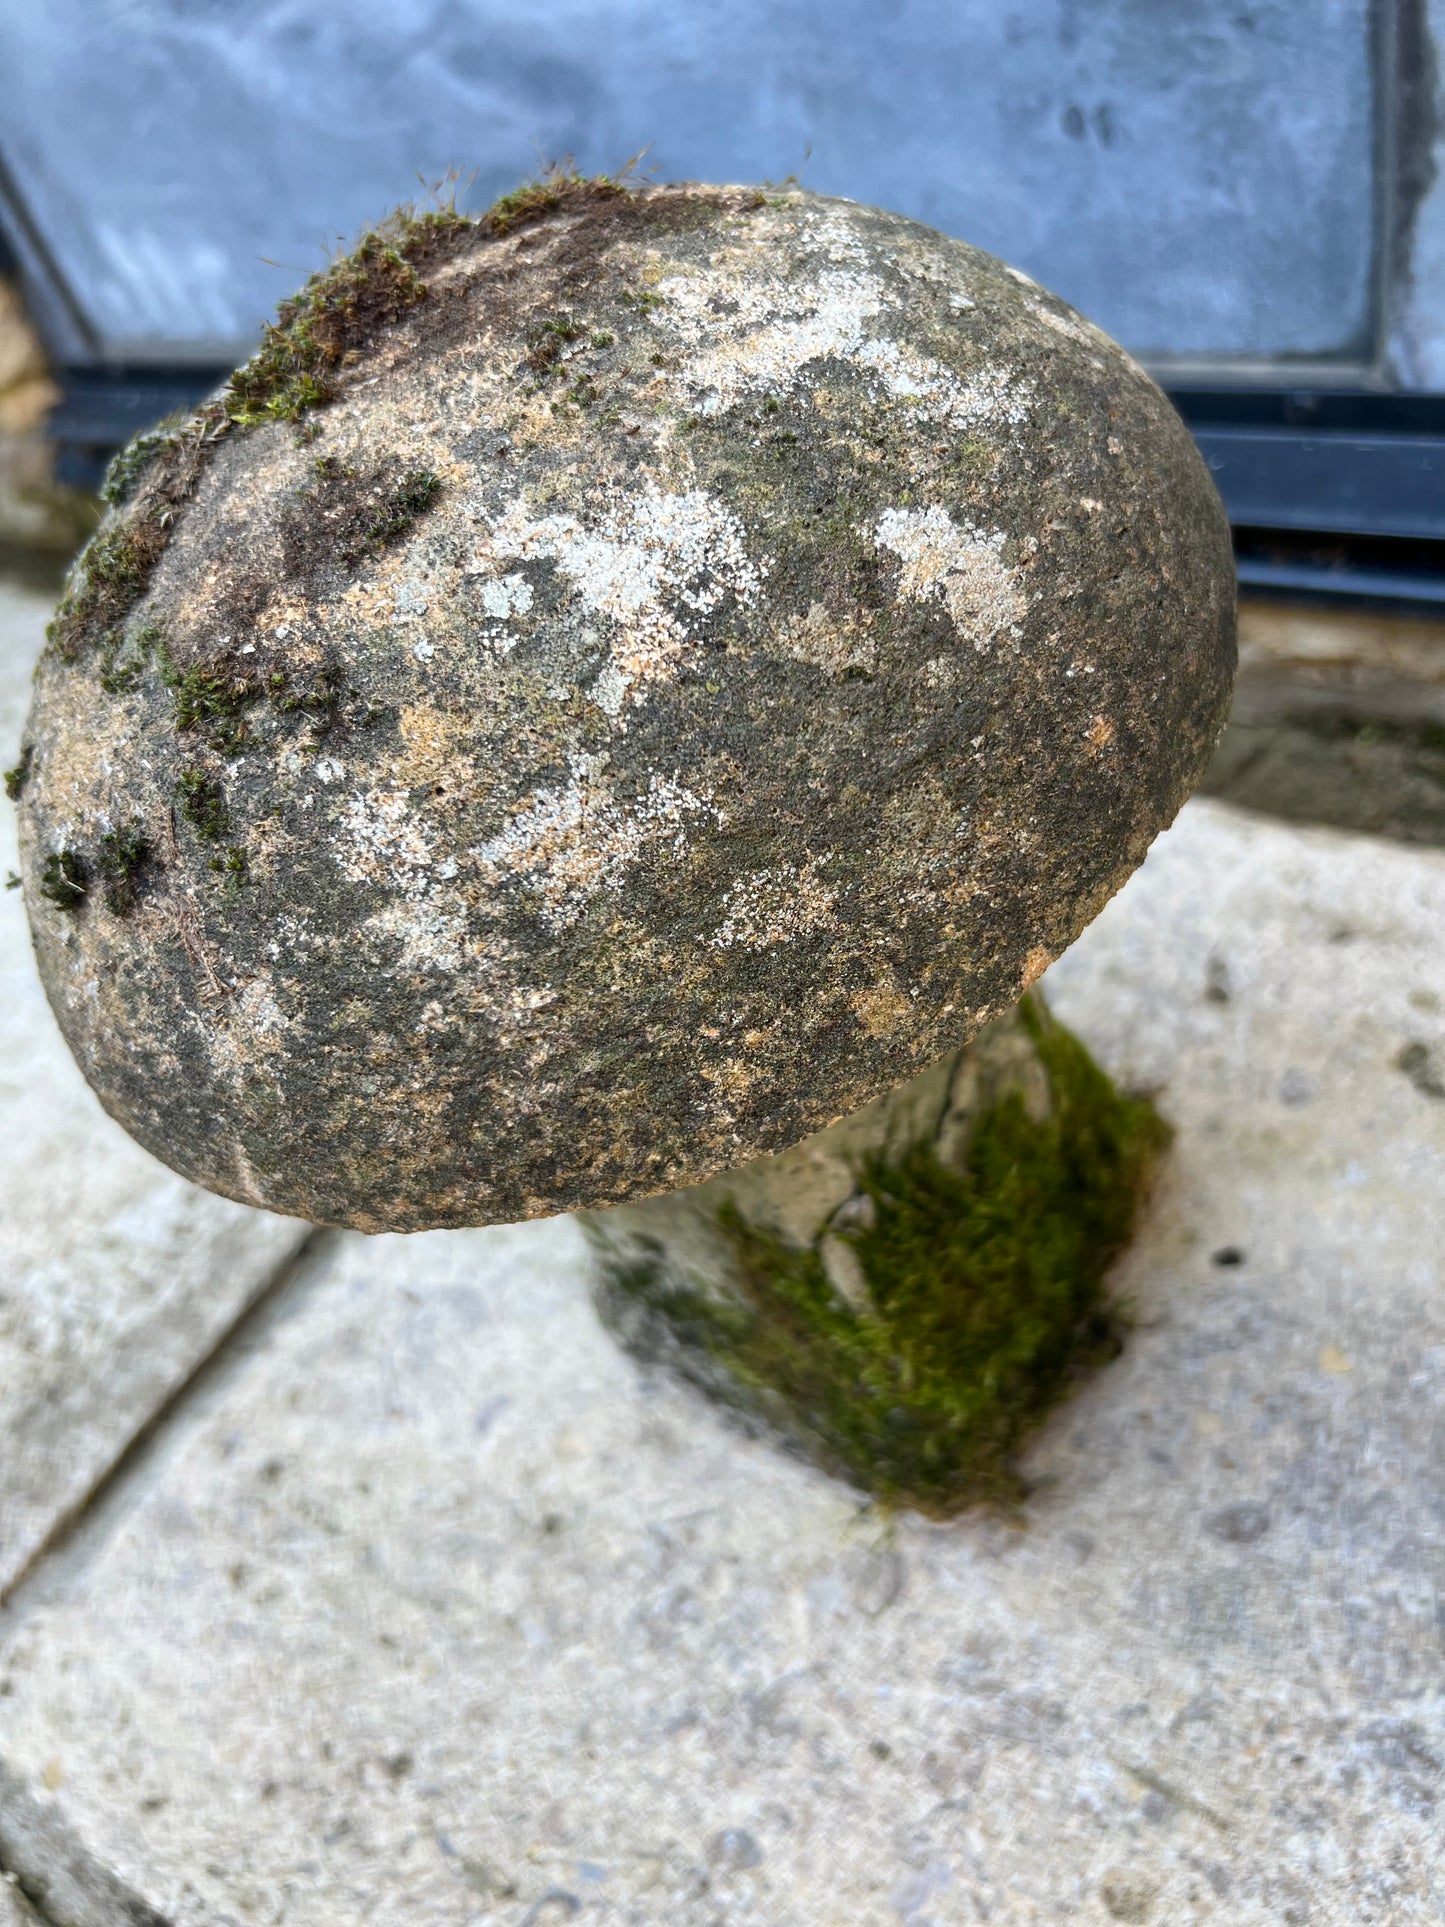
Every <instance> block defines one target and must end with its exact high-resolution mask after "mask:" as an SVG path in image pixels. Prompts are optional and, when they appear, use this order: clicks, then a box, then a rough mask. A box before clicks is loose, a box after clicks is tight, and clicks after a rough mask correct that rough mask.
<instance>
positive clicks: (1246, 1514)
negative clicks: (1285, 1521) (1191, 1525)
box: [1204, 1499, 1270, 1546]
mask: <svg viewBox="0 0 1445 1927" xmlns="http://www.w3.org/2000/svg"><path fill="white" fill-rule="evenodd" d="M1269 1527H1270V1517H1269V1507H1268V1506H1267V1505H1261V1504H1260V1502H1259V1500H1258V1499H1240V1500H1239V1501H1238V1502H1237V1503H1236V1504H1234V1505H1226V1506H1221V1508H1220V1509H1219V1511H1218V1512H1211V1513H1210V1515H1209V1517H1208V1518H1207V1519H1206V1520H1205V1521H1204V1530H1205V1531H1206V1532H1207V1533H1208V1534H1209V1535H1210V1537H1211V1538H1214V1539H1222V1540H1223V1541H1224V1543H1225V1544H1226V1545H1231V1546H1250V1545H1253V1544H1254V1542H1255V1540H1256V1539H1262V1538H1263V1537H1264V1535H1265V1534H1266V1533H1267V1532H1268V1531H1269Z"/></svg>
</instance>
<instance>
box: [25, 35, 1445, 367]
mask: <svg viewBox="0 0 1445 1927" xmlns="http://www.w3.org/2000/svg"><path fill="white" fill-rule="evenodd" d="M1401 3H1402V4H1403V5H1405V6H1406V7H1407V8H1408V6H1409V5H1411V4H1413V0H1401ZM1418 3H1419V5H1421V6H1423V5H1424V4H1426V0H1418ZM1428 4H1429V5H1430V7H1431V8H1432V10H1433V13H1432V18H1433V19H1434V25H1435V30H1436V32H1437V33H1442V34H1445V0H1428ZM1374 11H1375V10H1374V8H1372V6H1371V4H1370V0H1308V4H1302V0H893V4H891V5H888V6H883V5H880V4H879V0H830V3H829V4H824V3H823V0H673V3H672V4H670V5H664V4H662V0H546V4H545V5H542V4H524V0H511V3H510V4H506V3H504V0H251V4H247V5H243V4H241V3H240V0H26V3H25V4H24V5H11V6H9V7H6V8H5V9H3V13H0V159H3V161H4V163H5V166H6V169H7V172H8V176H9V188H10V199H11V202H12V208H11V214H10V219H9V223H8V225H9V228H10V231H11V240H12V245H15V246H16V247H17V248H18V249H19V251H20V252H21V253H22V255H24V256H25V257H26V261H27V265H28V266H29V267H30V269H31V271H32V278H38V279H45V280H46V281H47V282H49V283H51V284H54V285H52V286H51V291H50V294H49V295H48V296H47V297H44V298H43V299H42V301H41V303H40V305H41V306H42V308H43V312H42V315H41V319H42V322H43V324H44V325H45V327H46V329H47V331H48V332H49V334H50V336H51V339H52V342H53V344H54V346H55V347H56V348H57V349H58V350H59V351H60V353H61V355H62V357H63V358H66V359H82V360H83V359H95V358H97V357H109V358H116V359H125V360H186V359H193V360H211V361H214V360H229V359H232V358H234V357H235V356H237V355H239V354H240V353H241V352H242V351H244V349H245V348H246V347H247V345H248V344H249V343H250V341H251V340H252V339H253V338H254V336H255V333H256V329H257V327H258V325H259V322H260V319H261V318H262V317H263V315H265V314H266V313H268V312H269V311H270V310H271V309H272V308H273V307H274V305H275V303H276V301H277V299H278V298H279V297H280V296H281V295H283V294H284V293H286V292H287V291H288V289H290V288H291V287H293V286H295V285H296V284H297V283H298V282H299V281H300V280H301V279H302V278H304V275H305V274H306V273H307V272H309V271H310V270H311V269H312V268H314V267H316V266H317V265H319V264H320V263H321V261H322V260H323V259H324V257H325V252H326V248H327V245H328V243H329V242H332V241H334V239H335V238H336V236H337V234H338V232H340V233H343V234H345V233H353V232H355V231H356V230H357V229H358V228H360V227H361V226H363V225H365V224H366V223H367V222H368V221H369V220H370V219H371V218H372V217H374V216H375V215H376V214H377V213H378V212H379V211H380V210H381V209H383V208H385V207H386V206H387V205H389V204H393V203H395V202H396V201H397V200H399V199H404V198H409V197H411V196H413V195H414V194H415V193H416V192H417V176H418V175H421V176H422V177H423V178H425V179H434V178H436V177H439V176H440V175H442V174H443V173H444V172H445V171H446V170H447V169H448V168H449V167H453V166H458V167H462V168H465V169H474V170H475V178H474V180H473V182H472V185H471V188H470V189H469V191H468V197H467V198H468V201H469V203H470V204H471V205H474V206H480V205H484V204H485V203H486V202H487V201H488V200H489V199H491V198H492V196H493V195H494V194H495V193H497V192H499V191H500V190H501V189H503V188H505V187H508V186H511V185H513V184H514V183H515V182H516V180H517V179H518V178H519V177H521V176H523V175H525V174H527V173H529V172H531V171H533V170H534V168H535V165H536V162H537V159H538V157H539V156H556V155H561V154H566V153H571V154H574V155H575V156H576V159H577V162H578V164H579V166H581V167H582V168H583V169H584V170H586V171H589V172H590V171H594V170H603V169H610V168H613V167H615V166H617V165H618V164H619V163H620V162H621V161H623V160H625V159H626V158H627V156H628V155H630V154H632V153H633V152H634V151H635V150H636V149H638V148H640V147H642V146H644V145H645V144H646V143H648V142H651V143H652V147H651V151H650V154H649V156H648V163H647V164H648V165H649V166H656V168H657V169H658V171H659V175H660V177H661V178H671V179H679V178H689V177H691V178H712V179H732V180H738V179H742V180H758V179H763V178H772V179H779V178H781V177H783V176H784V175H787V174H789V173H790V172H795V171H796V172H801V173H802V176H803V179H804V181H805V183H806V184H807V185H809V186H812V187H816V188H819V189H822V190H825V191H828V192H834V193H840V194H847V195H850V196H853V197H854V198H857V199H861V200H868V201H876V202H880V203H882V204H885V205H888V206H891V207H895V208H899V209H901V210H903V211H904V212H907V213H910V214H913V215H915V216H917V217H918V218H920V219H922V220H924V221H928V222H930V223H932V224H934V225H936V226H938V227H941V228H944V229H945V230H947V231H948V232H950V233H955V234H959V235H962V236H964V237H965V238H967V239H969V240H972V241H975V242H977V243H979V244H980V245H981V246H984V247H986V248H990V249H992V250H994V251H995V252H998V253H1000V254H1003V255H1004V256H1005V257H1007V258H1008V259H1009V260H1011V261H1013V262H1015V263H1017V264H1018V265H1019V266H1021V267H1024V268H1026V269H1028V270H1029V271H1030V272H1031V273H1033V274H1035V275H1036V276H1037V277H1038V278H1039V279H1040V280H1042V281H1044V282H1046V283H1047V284H1048V285H1050V286H1052V287H1053V288H1055V289H1057V290H1058V291H1059V292H1060V293H1061V294H1063V295H1065V296H1066V297H1067V298H1068V299H1069V300H1071V301H1073V302H1075V303H1076V304H1077V305H1078V306H1079V307H1081V308H1083V309H1084V310H1085V311H1086V312H1087V313H1089V314H1090V315H1092V316H1094V317H1095V318H1096V319H1097V320H1098V321H1100V322H1101V323H1102V324H1103V325H1104V326H1105V327H1106V328H1108V329H1109V330H1110V331H1111V332H1113V333H1114V334H1116V335H1118V336H1119V337H1121V338H1122V339H1123V340H1124V341H1126V342H1127V343H1128V344H1129V345H1130V346H1131V347H1133V348H1134V349H1135V350H1136V351H1137V352H1140V353H1142V354H1144V355H1146V356H1148V357H1150V358H1152V359H1160V358H1168V357H1182V358H1186V359H1188V358H1196V357H1197V358H1205V359H1222V360H1224V361H1238V360H1240V359H1241V358H1243V359H1244V360H1246V361H1248V360H1256V359H1264V360H1270V359H1276V358H1281V357H1285V358H1294V359H1301V360H1304V361H1316V360H1325V361H1334V362H1336V363H1338V364H1340V365H1342V366H1344V365H1349V364H1355V363H1367V362H1369V361H1371V360H1372V359H1373V358H1375V357H1376V356H1377V351H1378V349H1379V347H1380V342H1379V339H1378V335H1379V309H1378V303H1377V299H1376V292H1375V290H1376V263H1377V258H1378V256H1377V249H1378V246H1379V235H1378V233H1377V206H1378V204H1379V194H1378V191H1377V182H1376V170H1375V154H1376V145H1377V126H1376V113H1375V106H1376V96H1375V91H1374V80H1373V73H1372V59H1373V49H1374V45H1375V40H1374V38H1372V35H1373V28H1372V19H1373V16H1374ZM15 203H19V204H21V205H22V206H23V210H24V211H25V213H26V214H27V215H28V220H29V223H30V231H29V232H28V233H25V232H20V231H19V229H20V227H22V226H23V223H22V222H17V218H16V213H15V207H14V205H13V204H15ZM1417 232H1418V238H1419V264H1418V271H1417V273H1416V276H1415V283H1414V295H1413V298H1412V301H1411V304H1410V305H1409V306H1408V308H1407V309H1406V308H1401V310H1400V312H1399V314H1398V317H1397V319H1396V322H1395V325H1394V339H1395V342H1396V347H1397V351H1398V355H1399V359H1400V361H1401V363H1402V365H1404V366H1405V367H1406V369H1407V372H1408V373H1409V374H1410V375H1411V376H1412V377H1413V378H1414V379H1416V380H1420V381H1426V382H1431V383H1434V384H1435V385H1437V386H1445V198H1442V197H1441V195H1440V194H1437V195H1436V196H1435V197H1433V198H1432V199H1430V200H1429V202H1428V203H1427V205H1426V207H1425V209H1424V210H1423V211H1422V214H1421V218H1420V221H1419V224H1418V230H1417ZM45 250H48V252H49V256H50V267H49V270H48V271H45V270H43V268H42V266H41V263H40V254H41V253H42V252H43V251H45ZM61 284H63V285H64V286H67V287H68V288H69V290H70V291H71V293H72V295H73V300H72V301H71V302H70V303H69V304H67V303H66V302H65V301H63V300H61V299H59V298H57V292H56V290H57V288H58V287H59V286H60V285H61Z"/></svg>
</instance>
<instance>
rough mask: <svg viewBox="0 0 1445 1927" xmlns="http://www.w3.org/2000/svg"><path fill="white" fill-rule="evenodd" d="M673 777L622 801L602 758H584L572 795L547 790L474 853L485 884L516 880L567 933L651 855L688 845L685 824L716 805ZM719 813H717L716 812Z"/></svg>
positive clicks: (549, 921) (548, 920)
mask: <svg viewBox="0 0 1445 1927" xmlns="http://www.w3.org/2000/svg"><path fill="white" fill-rule="evenodd" d="M711 801H712V799H711V796H710V794H707V793H704V794H703V795H701V796H699V795H697V794H696V793H695V792H694V791H692V790H690V789H687V788H686V787H685V786H684V785H683V784H681V783H679V782H678V781H676V779H673V778H664V777H660V776H657V775H654V776H653V777H652V778H651V780H650V782H649V784H648V787H647V790H646V791H645V793H644V794H643V795H642V796H640V797H638V798H636V799H635V800H634V801H631V802H622V801H620V800H619V799H618V798H617V797H616V796H615V795H614V793H613V790H612V787H611V785H610V784H609V783H608V781H607V779H606V777H605V775H604V773H603V759H602V758H601V757H595V756H592V757H578V758H577V759H576V760H575V761H574V763H573V766H572V780H571V781H570V782H569V783H568V784H567V786H566V788H565V789H557V790H543V791H541V792H539V794H538V795H537V796H535V797H534V798H533V799H532V800H531V802H530V803H529V805H528V807H527V808H526V809H524V810H521V811H519V813H518V814H517V815H516V816H514V817H513V818H512V820H511V822H510V823H509V824H508V825H507V827H506V829H504V830H503V831H502V832H501V834H500V835H498V836H495V837H493V838H492V839H491V841H490V842H488V843H484V844H483V845H482V846H481V847H480V848H479V849H476V850H474V851H473V852H472V855H473V856H474V857H475V859H476V861H477V863H478V865H479V867H480V871H481V875H482V878H483V880H484V881H486V882H487V883H490V884H491V885H493V886H494V887H496V886H499V885H503V884H505V883H507V882H508V881H509V880H515V881H517V882H520V883H521V885H522V887H523V888H524V889H525V890H526V891H527V892H528V893H529V894H530V895H532V896H534V897H536V898H537V899H538V913H539V915H540V917H541V920H542V922H543V923H544V924H545V925H546V926H547V928H548V929H549V930H566V929H568V928H570V926H571V925H572V924H574V923H576V921H577V920H578V918H579V917H580V916H581V915H582V913H583V911H584V910H585V909H586V908H587V905H588V904H589V903H590V902H591V901H592V899H593V897H595V896H596V895H597V893H598V891H599V890H616V889H617V888H619V886H620V885H621V883H622V881H623V879H624V878H625V877H626V876H627V874H628V872H629V871H630V870H631V868H632V866H633V865H634V864H635V863H636V862H637V860H638V858H639V857H640V856H641V855H642V853H643V852H644V850H646V849H648V848H649V847H650V846H655V845H657V844H659V843H670V844H671V846H672V849H673V852H674V854H676V855H679V856H680V855H681V854H682V852H683V850H684V848H685V847H686V833H685V829H684V819H685V818H687V817H688V816H691V815H695V814H696V813H697V812H698V811H700V810H706V809H708V808H710V807H711ZM714 814H716V812H714Z"/></svg>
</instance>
